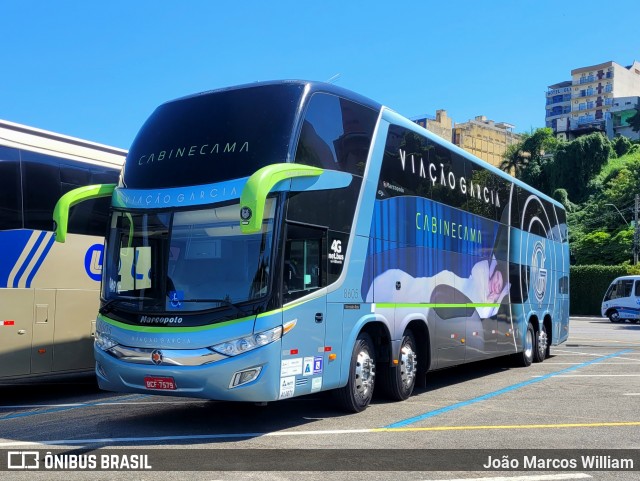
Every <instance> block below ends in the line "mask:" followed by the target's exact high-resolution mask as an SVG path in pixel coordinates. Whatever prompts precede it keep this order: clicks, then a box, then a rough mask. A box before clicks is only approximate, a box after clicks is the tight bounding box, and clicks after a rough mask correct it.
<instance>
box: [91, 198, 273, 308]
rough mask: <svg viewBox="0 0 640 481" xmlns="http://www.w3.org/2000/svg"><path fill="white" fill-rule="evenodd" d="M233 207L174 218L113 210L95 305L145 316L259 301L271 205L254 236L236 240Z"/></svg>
mask: <svg viewBox="0 0 640 481" xmlns="http://www.w3.org/2000/svg"><path fill="white" fill-rule="evenodd" d="M239 211H240V206H239V204H238V203H233V204H230V205H229V204H227V205H224V206H219V207H209V208H205V209H197V210H182V211H177V212H166V211H164V212H153V213H151V212H145V213H142V212H135V213H134V212H123V211H116V212H114V214H113V217H112V221H111V229H110V232H109V235H108V238H107V253H106V255H107V256H108V258H107V260H106V262H105V265H106V266H107V268H106V269H105V270H104V272H103V275H104V278H103V299H104V300H106V301H107V302H114V303H115V304H117V305H119V306H122V307H124V308H125V309H127V308H128V309H136V310H137V309H144V310H145V311H153V312H156V313H158V312H185V311H203V310H209V309H216V308H219V307H229V306H232V307H235V308H236V310H239V311H241V312H242V309H241V308H239V307H237V305H238V304H242V303H243V302H247V301H254V300H257V299H260V298H262V297H264V296H266V295H267V293H268V288H269V271H270V263H271V254H272V239H273V218H274V212H275V201H274V199H268V202H267V204H266V207H265V216H264V221H263V228H262V231H261V232H258V233H256V234H252V235H246V234H241V232H240V222H239Z"/></svg>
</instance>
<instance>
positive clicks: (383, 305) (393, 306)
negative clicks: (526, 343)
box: [375, 302, 500, 309]
mask: <svg viewBox="0 0 640 481" xmlns="http://www.w3.org/2000/svg"><path fill="white" fill-rule="evenodd" d="M375 304H376V307H380V308H383V309H396V308H403V307H417V308H427V307H435V308H437V309H441V308H456V307H465V308H467V307H472V308H476V307H500V304H492V303H477V304H421V303H415V304H412V303H399V304H393V303H386V302H376V303H375Z"/></svg>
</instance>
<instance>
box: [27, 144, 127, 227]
mask: <svg viewBox="0 0 640 481" xmlns="http://www.w3.org/2000/svg"><path fill="white" fill-rule="evenodd" d="M22 158H23V162H22V181H23V185H24V223H25V227H26V228H27V229H37V230H49V231H50V230H52V229H53V209H54V207H55V205H56V203H57V202H58V199H60V197H61V196H62V195H64V194H66V193H67V192H69V191H70V190H73V189H75V188H77V187H82V186H83V185H90V184H92V183H95V184H97V183H116V182H117V180H118V175H119V172H118V171H117V170H115V169H109V168H105V167H100V166H89V165H83V166H81V165H80V164H77V163H75V162H73V161H72V160H68V159H61V158H56V157H50V156H47V155H42V154H37V153H34V152H29V151H22ZM110 205H111V198H109V197H104V198H101V199H93V200H88V201H85V202H81V203H79V204H77V205H75V206H74V207H72V208H71V210H70V211H69V225H68V231H69V232H70V233H72V234H84V235H96V236H104V235H105V232H106V225H107V220H108V214H109V206H110Z"/></svg>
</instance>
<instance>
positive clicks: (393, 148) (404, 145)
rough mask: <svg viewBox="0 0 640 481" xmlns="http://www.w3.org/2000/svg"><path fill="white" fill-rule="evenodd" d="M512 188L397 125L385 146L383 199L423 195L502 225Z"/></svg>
mask: <svg viewBox="0 0 640 481" xmlns="http://www.w3.org/2000/svg"><path fill="white" fill-rule="evenodd" d="M510 187H511V183H510V182H509V181H507V180H505V179H502V178H501V177H500V176H498V175H496V174H494V173H493V172H491V171H489V170H488V169H486V168H485V167H483V166H482V165H480V164H475V163H473V162H471V161H470V160H468V159H466V158H465V157H463V156H462V155H460V154H458V153H457V152H455V151H453V150H449V149H448V148H447V147H446V146H443V145H440V144H439V143H436V142H434V141H432V140H431V139H428V138H426V137H423V136H422V135H420V134H418V133H415V132H413V131H410V130H408V129H405V128H403V127H398V126H395V125H392V126H390V127H389V133H388V135H387V143H386V145H385V152H384V157H383V160H382V167H381V170H380V180H379V182H378V191H377V198H378V199H379V200H382V199H385V198H388V197H395V196H403V195H405V196H408V195H411V196H420V197H425V198H431V199H433V200H435V201H438V202H441V203H443V204H445V205H449V206H451V207H457V208H460V209H462V210H465V211H467V212H471V213H473V214H476V215H480V216H482V217H485V218H487V219H491V220H499V219H500V217H501V216H502V211H503V209H504V208H505V207H506V206H507V203H508V198H509V189H510Z"/></svg>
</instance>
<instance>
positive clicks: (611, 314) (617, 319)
mask: <svg viewBox="0 0 640 481" xmlns="http://www.w3.org/2000/svg"><path fill="white" fill-rule="evenodd" d="M609 320H610V321H611V322H613V323H614V324H615V323H616V322H620V314H618V311H616V310H615V309H614V310H613V311H611V312H609Z"/></svg>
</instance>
